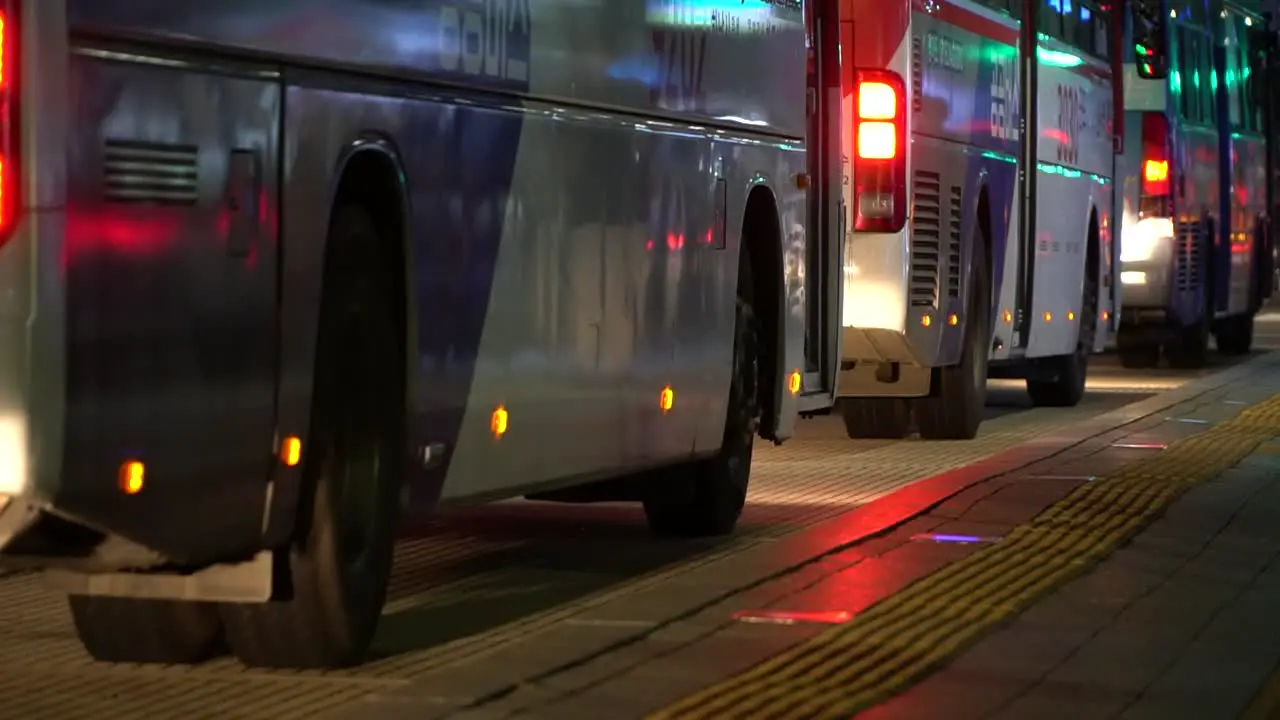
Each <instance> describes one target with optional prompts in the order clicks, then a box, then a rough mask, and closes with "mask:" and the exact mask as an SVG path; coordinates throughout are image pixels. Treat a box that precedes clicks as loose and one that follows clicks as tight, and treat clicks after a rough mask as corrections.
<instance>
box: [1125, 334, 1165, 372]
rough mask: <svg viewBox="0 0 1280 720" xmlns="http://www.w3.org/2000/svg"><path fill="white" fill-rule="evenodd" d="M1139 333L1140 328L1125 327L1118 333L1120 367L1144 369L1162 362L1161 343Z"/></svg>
mask: <svg viewBox="0 0 1280 720" xmlns="http://www.w3.org/2000/svg"><path fill="white" fill-rule="evenodd" d="M1138 335H1140V332H1139V331H1138V330H1126V329H1125V328H1120V332H1118V333H1116V354H1117V355H1119V356H1120V367H1123V368H1124V369H1126V370H1143V369H1147V368H1153V367H1155V366H1156V365H1159V364H1160V343H1158V342H1153V341H1151V340H1147V339H1144V338H1141V337H1137V336H1138Z"/></svg>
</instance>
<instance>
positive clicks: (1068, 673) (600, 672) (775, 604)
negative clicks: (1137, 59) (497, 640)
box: [350, 357, 1280, 720]
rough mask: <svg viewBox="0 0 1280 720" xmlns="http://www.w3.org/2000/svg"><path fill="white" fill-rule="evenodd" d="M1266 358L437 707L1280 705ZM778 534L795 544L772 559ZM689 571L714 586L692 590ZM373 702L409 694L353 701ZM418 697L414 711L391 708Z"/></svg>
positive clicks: (825, 709) (464, 711)
mask: <svg viewBox="0 0 1280 720" xmlns="http://www.w3.org/2000/svg"><path fill="white" fill-rule="evenodd" d="M1276 362H1277V361H1276V359H1275V358H1270V357H1268V358H1264V359H1262V360H1261V361H1256V362H1254V363H1250V364H1249V365H1248V366H1246V367H1245V368H1241V369H1240V370H1239V371H1238V375H1237V376H1235V377H1233V378H1231V381H1230V382H1227V383H1225V384H1222V385H1220V386H1218V387H1217V388H1214V389H1211V390H1208V391H1205V392H1198V390H1200V388H1188V389H1187V390H1189V391H1190V392H1187V395H1189V397H1187V398H1186V399H1185V400H1184V401H1181V402H1177V403H1174V404H1171V405H1168V406H1167V407H1166V408H1165V409H1164V410H1162V411H1159V412H1154V413H1146V414H1143V412H1142V410H1143V409H1142V408H1136V407H1131V408H1129V409H1128V412H1127V413H1119V414H1117V415H1116V416H1113V417H1112V418H1110V419H1107V420H1102V419H1101V418H1099V419H1098V420H1095V422H1098V423H1100V424H1101V425H1105V424H1106V423H1113V424H1114V427H1112V428H1110V429H1106V430H1103V431H1102V432H1096V433H1095V432H1092V431H1093V430H1098V429H1100V426H1095V427H1093V428H1087V427H1083V426H1077V427H1076V428H1073V431H1074V432H1071V431H1065V432H1062V433H1059V434H1057V435H1055V436H1051V437H1047V438H1043V439H1042V440H1040V441H1037V442H1032V443H1028V444H1026V445H1024V446H1022V447H1019V448H1015V449H1013V450H1010V451H1009V452H1007V453H1005V454H1003V455H999V456H996V457H993V458H991V459H990V460H987V461H984V462H981V463H977V464H975V465H973V466H970V467H968V468H962V469H960V470H957V471H954V472H952V473H949V474H946V475H943V476H939V477H937V478H933V479H930V480H927V481H924V482H921V483H917V484H915V485H913V486H910V487H908V488H905V489H903V490H900V491H898V492H896V493H894V494H891V495H889V496H887V497H885V498H883V499H882V500H879V501H876V502H873V503H870V504H868V505H866V506H863V507H862V508H859V509H858V510H855V511H853V512H850V513H848V514H847V515H845V516H842V517H840V518H836V519H834V520H832V521H830V522H829V523H827V524H825V525H824V526H821V527H819V528H815V529H813V530H811V531H809V532H807V533H804V534H803V535H802V536H793V537H791V538H787V539H784V540H782V541H779V542H778V543H776V544H775V545H774V546H773V547H769V548H761V549H760V550H759V551H758V552H756V553H754V554H751V555H750V556H738V557H735V558H732V559H731V560H729V561H727V562H726V563H725V564H724V566H723V567H714V566H712V567H707V568H705V569H704V571H703V572H701V573H700V575H699V576H698V577H696V578H689V579H687V580H685V581H683V582H681V583H678V584H665V585H664V586H663V587H660V588H655V589H654V591H652V592H650V593H641V594H637V595H635V596H633V597H631V598H628V599H626V600H625V601H622V602H617V603H613V604H611V605H609V606H606V607H602V608H599V609H597V610H596V611H594V612H591V613H588V614H587V615H585V616H583V617H579V618H577V619H575V620H574V621H573V622H572V623H571V626H574V627H576V630H575V631H573V632H571V633H567V634H566V635H565V639H564V641H563V642H565V643H572V642H573V641H572V640H571V639H570V635H574V634H576V636H577V637H579V638H581V637H582V636H583V635H587V634H591V633H601V634H611V633H615V632H616V633H617V634H618V635H619V636H622V635H628V634H630V635H631V637H626V638H625V639H624V638H622V637H619V638H618V639H617V640H616V641H615V642H614V643H613V644H612V646H603V647H597V648H593V649H592V650H591V651H586V649H585V648H584V649H583V651H580V652H576V653H574V652H571V653H569V654H571V655H576V657H575V659H574V660H572V661H571V662H567V663H563V664H554V663H548V664H547V666H545V667H544V668H543V670H542V672H541V673H540V674H539V676H537V677H534V678H530V681H527V682H523V683H520V684H518V685H514V686H510V687H507V688H504V689H503V690H502V691H501V692H495V693H493V694H492V695H489V696H488V697H485V698H483V699H480V698H477V699H476V700H473V701H472V702H471V703H469V707H466V708H459V707H456V706H455V707H454V708H452V709H451V710H450V711H449V712H448V713H447V715H448V716H449V717H460V718H461V717H465V718H506V717H537V718H548V719H551V718H555V719H557V720H560V719H563V720H570V719H576V718H582V719H583V720H586V719H587V718H599V717H614V718H622V717H648V718H654V719H657V718H664V719H665V718H671V719H677V718H680V719H688V720H695V719H704V718H705V719H706V720H713V719H720V718H762V719H765V718H769V719H772V718H778V719H779V720H793V719H794V720H799V719H800V718H821V719H824V720H825V719H827V718H831V719H835V718H849V717H858V718H874V719H876V720H881V719H883V720H908V719H911V720H914V719H917V718H918V719H920V720H930V719H934V718H937V719H945V720H963V719H966V718H1007V719H1009V720H1022V719H1035V720H1048V719H1050V718H1063V719H1064V720H1066V719H1068V718H1071V719H1076V718H1090V719H1091V720H1092V719H1094V718H1112V717H1115V718H1134V719H1139V718H1152V719H1153V720H1154V719H1156V718H1160V719H1161V720H1171V719H1174V718H1188V720H1191V719H1197V720H1203V719H1206V718H1235V717H1242V716H1243V717H1270V716H1271V714H1272V713H1273V712H1275V711H1276V710H1277V709H1280V678H1277V679H1272V678H1271V676H1272V674H1273V673H1275V672H1276V668H1277V663H1278V662H1280V613H1277V612H1276V608H1277V607H1280V440H1277V439H1276V438H1277V436H1278V435H1280V366H1277V364H1276ZM1141 404H1142V403H1138V405H1141ZM1117 420H1124V422H1116V421H1117ZM1083 425H1086V426H1087V425H1088V423H1085V424H1083ZM1083 435H1087V436H1088V437H1081V436H1083ZM806 555H807V556H808V560H807V561H806V562H804V563H803V564H798V563H795V562H794V559H797V558H799V557H801V556H806ZM784 557H790V558H792V559H793V561H792V562H791V563H790V564H789V565H787V566H786V567H784V568H780V565H783V564H785V563H786V561H784V560H783V559H782V558H784ZM729 586H737V587H738V589H736V590H732V591H728V592H723V591H724V590H725V589H726V588H727V587H729ZM677 593H680V594H681V595H682V596H683V597H684V598H687V597H688V595H689V593H699V594H701V595H702V596H703V597H704V598H705V601H704V602H703V603H701V604H700V605H699V606H698V607H688V606H687V600H686V601H685V603H681V602H680V600H676V599H675V598H676V596H677ZM673 603H676V604H682V607H681V608H680V609H678V610H677V609H675V608H672V607H671V606H672V604H673ZM623 628H627V630H623ZM641 628H643V632H636V631H637V630H640V629H641ZM552 648H553V646H551V645H548V646H547V648H546V651H547V652H552V653H554V650H553V649H552ZM493 670H494V667H493V666H489V667H488V668H487V669H477V671H479V672H481V673H486V672H493ZM469 675H470V673H466V672H463V673H460V674H458V675H456V676H455V677H454V678H452V679H451V680H450V682H449V683H448V684H447V685H442V686H440V689H441V690H443V688H444V687H454V688H461V687H466V685H467V683H468V682H474V681H475V680H474V676H472V677H470V678H469V677H468V676H469ZM378 704H381V706H382V708H383V709H386V710H390V709H391V708H393V707H395V706H396V705H397V703H396V702H395V701H394V700H393V699H391V698H386V699H384V700H383V702H382V703H377V701H375V705H373V706H365V707H364V708H362V709H361V710H358V711H356V712H354V713H352V714H351V715H350V717H353V718H354V717H356V715H357V713H359V712H368V711H369V710H371V709H372V708H373V707H376V706H377V705H378ZM412 706H413V703H410V704H409V705H405V706H402V708H403V709H404V710H409V709H410V707H412ZM413 709H414V710H416V711H417V712H418V713H420V712H421V711H422V709H423V707H422V706H421V705H418V706H417V707H415V708H413ZM411 716H414V717H422V715H420V714H416V713H414V712H408V713H406V714H404V715H397V717H406V718H407V717H411ZM1278 716H1280V715H1278ZM388 717H389V716H388Z"/></svg>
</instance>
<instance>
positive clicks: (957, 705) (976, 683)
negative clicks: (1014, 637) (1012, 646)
mask: <svg viewBox="0 0 1280 720" xmlns="http://www.w3.org/2000/svg"><path fill="white" fill-rule="evenodd" d="M1025 687H1026V683H1024V682H1020V681H1017V680H1013V679H1009V678H1006V677H1003V676H999V675H988V674H982V673H975V672H969V671H959V672H954V673H943V674H939V675H935V676H932V677H929V678H925V679H924V680H923V681H921V682H920V683H918V684H916V685H915V686H913V687H912V688H911V689H909V690H907V691H906V692H905V693H902V694H901V695H898V696H896V697H894V698H891V699H889V700H888V701H886V702H884V703H882V704H880V705H878V706H876V707H874V708H871V709H870V710H867V711H865V712H862V713H859V714H858V715H857V716H856V718H857V720H942V719H943V718H945V720H978V719H979V718H985V717H988V716H990V715H991V713H992V712H995V711H997V710H999V709H1000V707H1001V706H1002V705H1003V704H1004V703H1005V702H1006V701H1007V698H1011V697H1016V696H1017V695H1018V693H1020V692H1021V691H1023V690H1024V689H1025ZM1024 720H1025V719H1024Z"/></svg>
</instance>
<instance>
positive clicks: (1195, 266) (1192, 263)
mask: <svg viewBox="0 0 1280 720" xmlns="http://www.w3.org/2000/svg"><path fill="white" fill-rule="evenodd" d="M1177 235H1178V265H1177V271H1176V272H1177V275H1176V278H1177V289H1178V290H1194V289H1196V288H1198V287H1200V283H1201V277H1200V276H1201V272H1202V265H1203V264H1204V260H1203V258H1201V257H1200V255H1201V253H1200V223H1199V222H1194V221H1192V222H1179V223H1177Z"/></svg>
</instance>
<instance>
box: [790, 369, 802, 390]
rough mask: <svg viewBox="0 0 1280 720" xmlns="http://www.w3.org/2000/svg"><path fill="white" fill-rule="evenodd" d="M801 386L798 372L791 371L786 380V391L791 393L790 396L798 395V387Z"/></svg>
mask: <svg viewBox="0 0 1280 720" xmlns="http://www.w3.org/2000/svg"><path fill="white" fill-rule="evenodd" d="M802 384H803V383H802V379H801V377H800V371H799V370H792V371H791V375H790V376H789V377H788V378H787V390H789V391H791V394H792V395H799V394H800V386H801V385H802Z"/></svg>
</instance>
